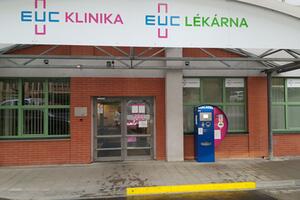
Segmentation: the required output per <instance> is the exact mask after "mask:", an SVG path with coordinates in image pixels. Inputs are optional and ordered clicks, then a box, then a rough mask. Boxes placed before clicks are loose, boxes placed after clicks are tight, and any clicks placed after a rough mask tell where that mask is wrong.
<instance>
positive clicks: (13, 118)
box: [0, 109, 18, 136]
mask: <svg viewBox="0 0 300 200" xmlns="http://www.w3.org/2000/svg"><path fill="white" fill-rule="evenodd" d="M17 135H18V110H17V109H5V110H0V136H17Z"/></svg>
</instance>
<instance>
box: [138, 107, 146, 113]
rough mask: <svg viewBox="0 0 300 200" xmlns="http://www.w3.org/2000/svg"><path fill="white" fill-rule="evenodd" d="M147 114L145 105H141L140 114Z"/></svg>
mask: <svg viewBox="0 0 300 200" xmlns="http://www.w3.org/2000/svg"><path fill="white" fill-rule="evenodd" d="M145 112H146V108H145V105H139V113H145Z"/></svg>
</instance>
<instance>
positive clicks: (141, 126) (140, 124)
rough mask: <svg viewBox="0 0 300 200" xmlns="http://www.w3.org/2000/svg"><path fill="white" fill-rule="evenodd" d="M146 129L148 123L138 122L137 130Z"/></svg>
mask: <svg viewBox="0 0 300 200" xmlns="http://www.w3.org/2000/svg"><path fill="white" fill-rule="evenodd" d="M147 127H148V121H147V120H145V121H139V128H147Z"/></svg>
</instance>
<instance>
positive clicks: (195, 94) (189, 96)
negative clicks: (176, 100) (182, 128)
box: [183, 88, 200, 104]
mask: <svg viewBox="0 0 300 200" xmlns="http://www.w3.org/2000/svg"><path fill="white" fill-rule="evenodd" d="M199 101H200V88H183V102H184V103H185V104H195V103H199Z"/></svg>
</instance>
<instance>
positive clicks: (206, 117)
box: [200, 112, 212, 122]
mask: <svg viewBox="0 0 300 200" xmlns="http://www.w3.org/2000/svg"><path fill="white" fill-rule="evenodd" d="M200 121H203V122H206V121H212V115H211V113H208V112H202V113H200Z"/></svg>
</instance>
